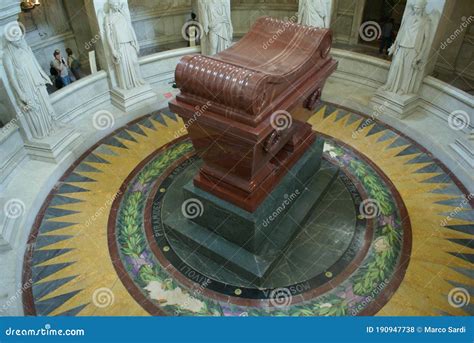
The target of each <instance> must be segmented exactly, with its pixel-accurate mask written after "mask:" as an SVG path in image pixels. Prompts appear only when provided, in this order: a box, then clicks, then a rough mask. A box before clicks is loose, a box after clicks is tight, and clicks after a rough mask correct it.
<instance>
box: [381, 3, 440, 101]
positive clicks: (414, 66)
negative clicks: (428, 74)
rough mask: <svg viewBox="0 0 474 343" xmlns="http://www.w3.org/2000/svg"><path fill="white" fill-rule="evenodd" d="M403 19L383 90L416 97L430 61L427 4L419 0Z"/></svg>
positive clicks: (390, 51) (391, 51) (392, 47)
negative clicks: (425, 67) (426, 65)
mask: <svg viewBox="0 0 474 343" xmlns="http://www.w3.org/2000/svg"><path fill="white" fill-rule="evenodd" d="M409 11H410V12H409V14H408V16H407V17H406V18H404V19H403V21H402V25H401V27H400V31H399V32H398V35H397V38H396V40H395V42H394V43H393V45H392V46H391V47H390V49H389V50H388V52H389V55H392V54H393V61H392V64H391V66H390V71H389V74H388V79H387V83H386V84H385V85H384V86H383V87H382V90H385V91H388V92H392V93H397V94H399V95H405V94H415V93H417V91H418V88H419V86H420V84H421V79H422V78H423V72H424V65H425V64H426V62H427V59H428V53H429V44H430V35H431V31H432V24H431V23H432V20H431V18H430V17H429V16H428V14H427V13H426V0H417V1H415V2H414V3H413V4H412V5H411V8H410V9H409Z"/></svg>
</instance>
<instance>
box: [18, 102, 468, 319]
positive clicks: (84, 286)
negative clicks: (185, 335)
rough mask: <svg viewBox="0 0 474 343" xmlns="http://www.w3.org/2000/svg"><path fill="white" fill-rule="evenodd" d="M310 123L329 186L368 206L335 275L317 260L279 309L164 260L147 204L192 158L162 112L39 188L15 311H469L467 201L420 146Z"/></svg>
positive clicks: (349, 117)
mask: <svg viewBox="0 0 474 343" xmlns="http://www.w3.org/2000/svg"><path fill="white" fill-rule="evenodd" d="M310 123H311V124H312V125H313V128H314V130H315V131H318V132H320V133H322V135H324V136H325V137H326V139H327V141H326V148H325V158H326V159H327V161H328V162H330V163H333V164H336V165H338V166H340V167H341V170H343V171H344V175H347V183H346V184H345V185H343V184H341V185H342V186H341V187H343V188H344V187H347V188H351V187H353V188H354V189H359V191H357V192H354V194H353V200H351V201H352V202H353V204H354V205H355V209H356V210H357V209H358V208H360V206H359V205H360V204H361V203H367V201H373V202H375V204H376V211H377V213H376V215H374V216H373V217H371V218H369V220H368V221H362V222H360V223H359V224H360V227H361V230H369V228H370V227H371V225H372V226H373V228H374V230H373V234H370V235H368V236H364V237H365V238H364V239H365V241H367V248H366V249H367V250H366V251H365V252H364V254H363V256H362V257H361V258H359V259H357V258H356V256H355V255H356V254H354V256H352V259H351V260H350V261H349V262H351V263H350V266H347V269H344V270H345V271H346V272H345V273H342V269H341V275H342V274H346V275H345V276H344V277H343V278H340V279H337V278H336V276H337V275H336V274H337V271H338V269H337V268H333V269H331V268H328V269H327V270H326V271H325V272H324V273H322V274H321V276H322V277H323V278H324V277H325V278H327V280H326V279H324V280H322V281H321V280H319V281H318V282H319V283H318V282H316V281H315V282H316V283H314V284H312V283H308V285H309V286H308V287H309V289H306V288H304V287H306V286H305V285H306V284H305V283H300V284H299V286H300V287H301V288H302V289H301V292H299V293H298V292H296V291H295V292H293V291H291V292H292V293H290V296H291V298H292V299H290V301H288V302H286V300H287V299H286V298H285V299H284V302H285V303H284V304H283V306H281V304H275V299H273V298H271V299H268V296H267V297H264V296H261V297H260V296H256V295H255V292H253V293H252V294H253V295H252V297H250V296H247V295H246V294H247V293H245V292H246V291H247V290H246V289H244V288H243V287H239V286H235V287H231V288H230V290H229V289H225V290H224V289H223V288H219V287H218V282H216V281H215V280H211V279H208V278H206V277H204V276H203V275H201V276H200V275H199V273H195V271H193V273H191V272H190V271H191V270H192V268H189V270H186V271H183V269H180V266H181V267H183V264H182V261H181V262H179V263H181V265H179V264H177V262H176V260H173V259H172V258H171V257H170V252H173V249H172V248H170V246H169V245H168V244H166V242H164V243H163V242H162V241H160V239H155V238H156V237H153V234H151V235H150V233H149V232H148V234H147V230H150V228H149V227H148V229H147V226H150V225H151V222H152V221H153V220H152V215H153V210H152V207H151V206H155V205H156V204H158V205H159V204H160V201H161V200H160V199H162V198H165V195H166V191H167V188H168V186H169V184H170V182H173V177H175V176H176V175H178V174H179V173H180V172H182V171H184V170H186V168H187V167H189V166H190V165H191V164H192V163H193V159H195V157H193V150H192V146H191V144H190V143H189V141H188V140H187V138H186V137H185V136H184V135H185V133H186V131H185V129H184V125H183V122H182V121H181V120H180V119H179V118H177V117H176V116H175V115H174V114H172V113H170V112H169V111H167V110H162V111H160V112H157V113H154V114H151V115H149V116H146V117H144V118H142V119H140V120H139V121H136V122H133V123H130V124H129V125H127V126H126V127H124V128H122V129H120V130H117V131H116V132H114V133H113V134H111V135H110V136H109V137H107V138H106V139H104V140H103V141H101V142H99V143H98V144H97V145H96V146H95V147H94V148H93V149H91V150H90V151H89V152H88V153H86V154H85V155H84V156H83V158H81V159H80V160H79V161H78V162H77V163H76V164H75V165H74V166H72V167H71V168H70V170H69V171H68V172H67V173H66V174H65V175H64V177H63V178H62V179H61V180H60V182H58V184H57V185H56V187H55V188H54V189H53V190H52V191H51V194H50V196H49V197H48V199H47V200H46V202H45V204H44V206H43V208H42V210H41V212H40V213H39V214H38V217H37V220H36V223H35V227H34V228H33V231H32V234H31V237H30V242H29V243H30V245H29V247H30V248H29V250H28V251H27V253H26V262H25V271H24V282H25V284H26V285H29V284H30V283H31V284H32V286H31V287H29V288H28V291H27V292H26V293H25V296H24V305H25V312H26V313H28V314H33V315H149V314H166V315H356V314H374V313H377V314H379V315H440V314H450V315H467V314H470V313H471V314H472V313H473V308H472V303H471V302H470V299H469V298H470V295H471V294H472V290H473V276H474V275H473V274H474V273H473V269H472V263H473V260H474V255H473V245H472V236H473V233H474V210H473V209H472V208H473V201H472V197H471V195H469V194H467V193H466V191H465V189H464V187H463V186H462V185H461V184H460V183H459V182H458V181H457V179H456V178H455V177H453V175H451V173H450V172H449V170H447V169H446V168H445V167H444V166H443V165H442V164H441V163H440V162H439V161H437V160H436V158H434V157H433V156H432V155H431V154H430V153H429V152H427V151H425V150H424V149H423V148H421V147H420V146H419V145H418V144H416V143H414V142H413V141H411V140H409V139H408V138H405V137H404V136H402V135H400V134H398V133H397V132H395V131H394V130H393V129H391V128H390V127H388V126H386V125H383V124H381V123H378V122H375V121H373V120H371V119H367V118H366V117H363V116H361V115H359V114H355V113H351V112H349V111H346V110H344V109H341V108H337V107H334V106H333V105H330V104H323V105H322V106H321V107H320V108H319V109H318V110H317V111H316V113H315V114H314V116H313V117H312V118H311V119H310ZM178 137H181V138H179V139H177V138H178ZM364 201H365V202H364ZM150 213H151V215H150V216H149V217H148V215H149V214H150ZM358 216H359V218H358V220H359V221H360V220H362V219H364V218H360V213H358ZM363 232H365V231H363ZM161 243H163V244H161ZM349 267H351V268H352V269H351V268H349ZM282 268H283V267H282ZM348 270H349V271H350V272H348ZM191 274H192V275H191ZM183 275H184V277H183ZM308 282H309V281H308ZM293 286H294V287H297V286H298V284H294V285H293ZM303 286H304V287H303ZM303 288H304V289H303ZM286 289H287V290H288V288H286ZM295 289H296V288H295ZM269 291H270V289H269ZM297 291H298V290H297ZM249 292H250V291H249ZM263 293H265V292H263ZM270 293H271V292H270ZM248 294H250V293H248ZM250 298H252V299H251V300H249V299H250ZM460 305H462V306H460Z"/></svg>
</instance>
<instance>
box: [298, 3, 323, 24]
mask: <svg viewBox="0 0 474 343" xmlns="http://www.w3.org/2000/svg"><path fill="white" fill-rule="evenodd" d="M298 24H303V25H308V26H315V27H320V28H328V27H329V1H327V0H299V4H298Z"/></svg>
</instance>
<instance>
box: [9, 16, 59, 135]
mask: <svg viewBox="0 0 474 343" xmlns="http://www.w3.org/2000/svg"><path fill="white" fill-rule="evenodd" d="M9 25H10V28H9V33H10V34H5V40H6V41H5V50H4V53H3V65H4V68H5V72H6V75H7V78H8V81H9V84H10V87H11V89H12V91H13V94H14V96H15V100H16V103H17V106H18V108H19V109H20V114H19V115H20V116H21V117H23V118H24V122H25V123H26V125H27V128H25V131H27V132H28V134H27V135H28V136H31V137H32V138H34V139H42V138H45V137H47V136H49V135H50V134H51V133H52V132H53V131H54V129H55V127H56V123H55V121H54V109H53V107H52V105H51V102H50V100H49V95H48V92H47V91H46V85H47V84H52V83H51V80H50V78H49V77H48V75H46V73H45V72H44V71H43V69H42V68H41V66H40V65H39V63H38V61H37V60H36V58H35V56H34V54H33V51H32V50H31V48H30V47H29V46H28V44H27V43H26V41H25V39H24V34H23V32H22V30H21V28H20V26H19V25H18V24H16V23H15V24H9ZM29 138H30V137H29Z"/></svg>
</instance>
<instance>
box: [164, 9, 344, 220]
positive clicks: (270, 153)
mask: <svg viewBox="0 0 474 343" xmlns="http://www.w3.org/2000/svg"><path fill="white" fill-rule="evenodd" d="M331 42H332V35H331V31H330V30H329V29H318V28H315V27H309V26H303V25H298V24H295V23H292V22H290V21H282V20H277V19H273V18H270V17H263V18H259V19H258V20H257V21H256V22H255V24H254V25H253V26H252V28H251V29H250V31H249V32H248V33H247V34H246V35H245V36H244V37H243V38H242V39H240V40H239V41H238V42H237V43H235V44H234V45H233V46H231V47H230V48H229V49H227V50H224V51H222V52H220V53H218V54H216V55H213V56H203V55H199V54H196V55H188V56H185V57H183V58H182V59H181V60H180V62H179V63H178V65H177V67H176V72H175V78H176V84H177V86H178V88H179V89H180V93H179V94H178V95H177V96H176V98H175V99H173V100H172V101H171V102H170V104H169V106H170V109H171V110H172V111H173V112H175V113H177V114H178V115H179V116H180V117H181V118H183V120H184V122H185V123H186V127H187V130H188V133H189V136H190V137H191V140H192V143H193V146H194V148H195V149H196V151H197V152H198V154H199V156H200V157H201V158H202V159H203V162H204V164H203V166H202V167H201V169H200V172H199V173H198V174H197V175H196V176H195V178H194V184H195V185H196V186H197V187H200V188H201V189H204V190H206V191H208V192H210V193H212V194H214V195H216V196H217V197H219V198H221V199H224V200H226V201H229V202H231V203H233V204H235V205H237V206H239V207H241V208H243V209H245V210H247V211H250V212H252V211H254V210H255V209H256V208H257V207H258V205H259V204H261V202H262V201H263V200H264V199H265V198H266V196H267V195H268V194H269V193H271V191H272V189H273V188H274V187H275V186H276V185H277V184H278V182H279V181H280V180H281V179H282V177H283V176H284V175H285V174H286V173H287V172H288V171H289V170H290V168H291V167H292V166H293V164H294V163H295V162H296V161H297V160H298V158H299V157H301V155H302V154H303V153H304V152H305V150H306V149H307V148H308V147H309V146H310V145H311V143H312V142H313V141H314V139H315V133H314V132H313V131H312V129H311V126H310V125H309V124H307V123H306V121H307V119H308V118H309V117H310V116H311V115H312V114H313V111H314V109H315V107H316V105H317V103H318V101H319V99H320V96H321V90H322V88H323V85H324V83H325V81H326V79H327V78H328V76H329V75H330V74H331V73H332V72H333V71H334V70H335V69H336V66H337V62H336V61H335V60H334V59H332V58H331V56H330V55H329V50H330V48H331Z"/></svg>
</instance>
